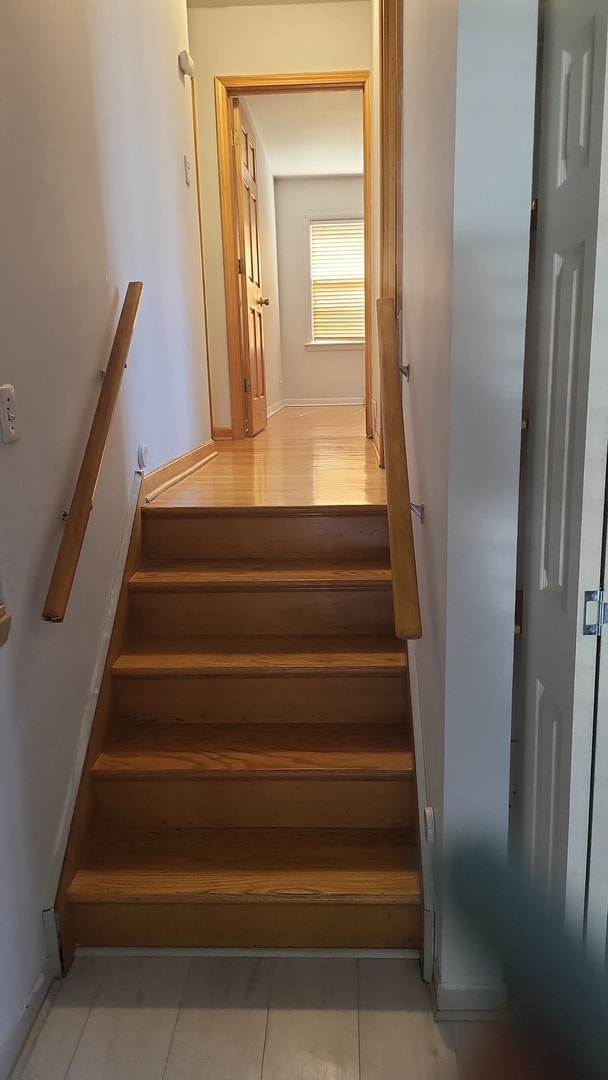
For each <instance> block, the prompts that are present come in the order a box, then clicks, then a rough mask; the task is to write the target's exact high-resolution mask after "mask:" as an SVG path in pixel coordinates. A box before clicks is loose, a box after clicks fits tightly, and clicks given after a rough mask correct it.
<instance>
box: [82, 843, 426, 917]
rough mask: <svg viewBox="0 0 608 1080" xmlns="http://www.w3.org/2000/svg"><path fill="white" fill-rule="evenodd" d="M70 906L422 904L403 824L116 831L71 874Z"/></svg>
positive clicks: (413, 855) (412, 853)
mask: <svg viewBox="0 0 608 1080" xmlns="http://www.w3.org/2000/svg"><path fill="white" fill-rule="evenodd" d="M67 899H68V901H69V902H71V903H81V904H87V903H90V904H95V903H100V902H102V903H104V902H105V903H113V902H114V903H124V902H129V903H134V904H145V903H156V902H159V901H161V902H162V901H163V900H166V901H169V900H171V901H172V902H174V903H176V902H177V903H208V904H212V903H226V902H228V903H277V902H279V901H283V902H291V903H298V902H300V903H301V902H303V901H306V902H307V903H315V902H316V903H332V902H333V903H353V904H418V903H419V902H420V882H419V874H418V867H417V855H416V850H415V847H414V845H413V842H412V837H411V835H410V834H409V833H408V832H406V831H405V830H376V829H333V830H332V829H226V828H224V829H167V828H165V829H156V830H149V831H139V832H125V830H124V829H123V830H119V831H118V830H116V831H109V832H107V833H105V834H103V835H102V836H100V837H99V838H98V839H97V841H96V842H95V843H94V844H93V847H92V848H91V850H90V852H89V854H88V856H87V857H86V859H85V860H84V865H83V866H82V868H81V869H80V870H78V872H77V873H76V875H75V876H74V878H73V880H72V882H71V884H70V886H69V889H68V892H67Z"/></svg>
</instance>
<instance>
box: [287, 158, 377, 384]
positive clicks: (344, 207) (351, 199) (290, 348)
mask: <svg viewBox="0 0 608 1080" xmlns="http://www.w3.org/2000/svg"><path fill="white" fill-rule="evenodd" d="M275 191H276V208H277V241H278V252H279V295H280V301H281V344H282V353H283V387H284V394H283V396H284V398H285V400H286V401H288V402H290V403H291V404H296V403H297V402H299V401H302V402H316V401H319V402H324V401H326V402H330V401H341V400H348V401H363V396H364V390H365V385H364V384H365V349H364V346H360V347H359V348H353V349H342V348H333V349H332V348H329V349H322V348H319V347H317V346H315V347H314V348H309V349H307V348H306V342H307V341H310V336H311V330H310V302H309V297H308V294H309V292H310V278H309V262H310V256H309V238H308V223H307V221H306V218H307V216H308V217H315V216H317V215H318V216H320V217H324V216H326V215H328V214H338V215H344V214H352V215H353V216H359V217H362V216H363V178H362V177H360V176H331V177H303V178H301V179H295V178H289V179H282V180H276V181H275Z"/></svg>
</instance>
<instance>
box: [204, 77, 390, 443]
mask: <svg viewBox="0 0 608 1080" xmlns="http://www.w3.org/2000/svg"><path fill="white" fill-rule="evenodd" d="M303 90H304V91H311V92H315V91H317V92H322V91H328V90H361V91H362V94H363V161H364V170H363V217H364V223H365V272H366V293H365V341H366V344H365V399H366V400H365V422H366V431H367V434H368V436H369V435H371V433H372V431H371V387H372V323H373V283H372V235H371V219H372V176H371V155H372V148H371V126H372V125H371V88H370V73H369V71H338V72H335V71H333V72H332V71H330V72H321V73H320V72H304V73H299V74H297V73H296V74H288V75H229V76H217V77H216V78H215V114H216V125H217V153H218V169H219V181H220V216H221V223H222V243H223V252H224V291H225V297H226V331H227V343H228V372H229V379H230V406H231V412H232V438H233V439H244V438H245V400H244V390H243V373H242V369H241V334H242V326H241V323H242V320H241V309H240V291H239V275H238V262H237V261H238V216H237V206H236V197H235V185H234V173H233V169H234V164H233V162H234V158H233V146H232V115H231V114H232V98H235V97H242V96H245V95H252V94H285V93H297V92H301V91H303Z"/></svg>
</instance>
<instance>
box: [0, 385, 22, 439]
mask: <svg viewBox="0 0 608 1080" xmlns="http://www.w3.org/2000/svg"><path fill="white" fill-rule="evenodd" d="M0 429H1V430H2V442H4V443H12V442H17V439H18V438H19V422H18V418H17V406H16V404H15V387H14V386H12V385H11V383H4V384H3V385H2V386H0Z"/></svg>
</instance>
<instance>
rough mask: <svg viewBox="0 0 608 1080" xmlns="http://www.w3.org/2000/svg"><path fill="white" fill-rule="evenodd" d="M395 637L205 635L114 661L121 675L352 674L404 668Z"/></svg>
mask: <svg viewBox="0 0 608 1080" xmlns="http://www.w3.org/2000/svg"><path fill="white" fill-rule="evenodd" d="M405 669H406V659H405V654H404V651H403V645H402V643H401V642H400V641H398V640H397V638H377V637H373V636H371V635H370V636H369V637H358V636H357V637H356V636H354V635H353V637H342V638H333V637H329V636H328V637H324V636H318V637H312V638H310V637H305V636H304V635H302V636H301V637H284V636H283V637H280V636H277V637H264V636H257V637H249V638H241V637H229V636H226V637H220V638H217V637H204V638H186V639H177V640H174V641H170V642H163V643H158V642H146V643H145V644H142V645H141V646H139V647H138V648H136V649H133V650H132V651H130V652H126V653H123V654H122V655H121V656H119V657H118V658H117V660H116V661H115V663H114V665H113V668H112V672H113V674H114V676H116V677H118V678H137V677H139V676H148V677H151V676H152V677H154V676H156V677H157V678H162V677H164V676H169V675H184V676H187V675H194V676H196V675H222V674H224V675H229V676H234V675H270V674H272V673H275V674H285V675H286V674H292V675H306V674H313V673H319V674H327V675H330V674H331V673H334V674H353V675H362V676H363V675H371V674H386V675H399V674H401V673H403V672H405Z"/></svg>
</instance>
